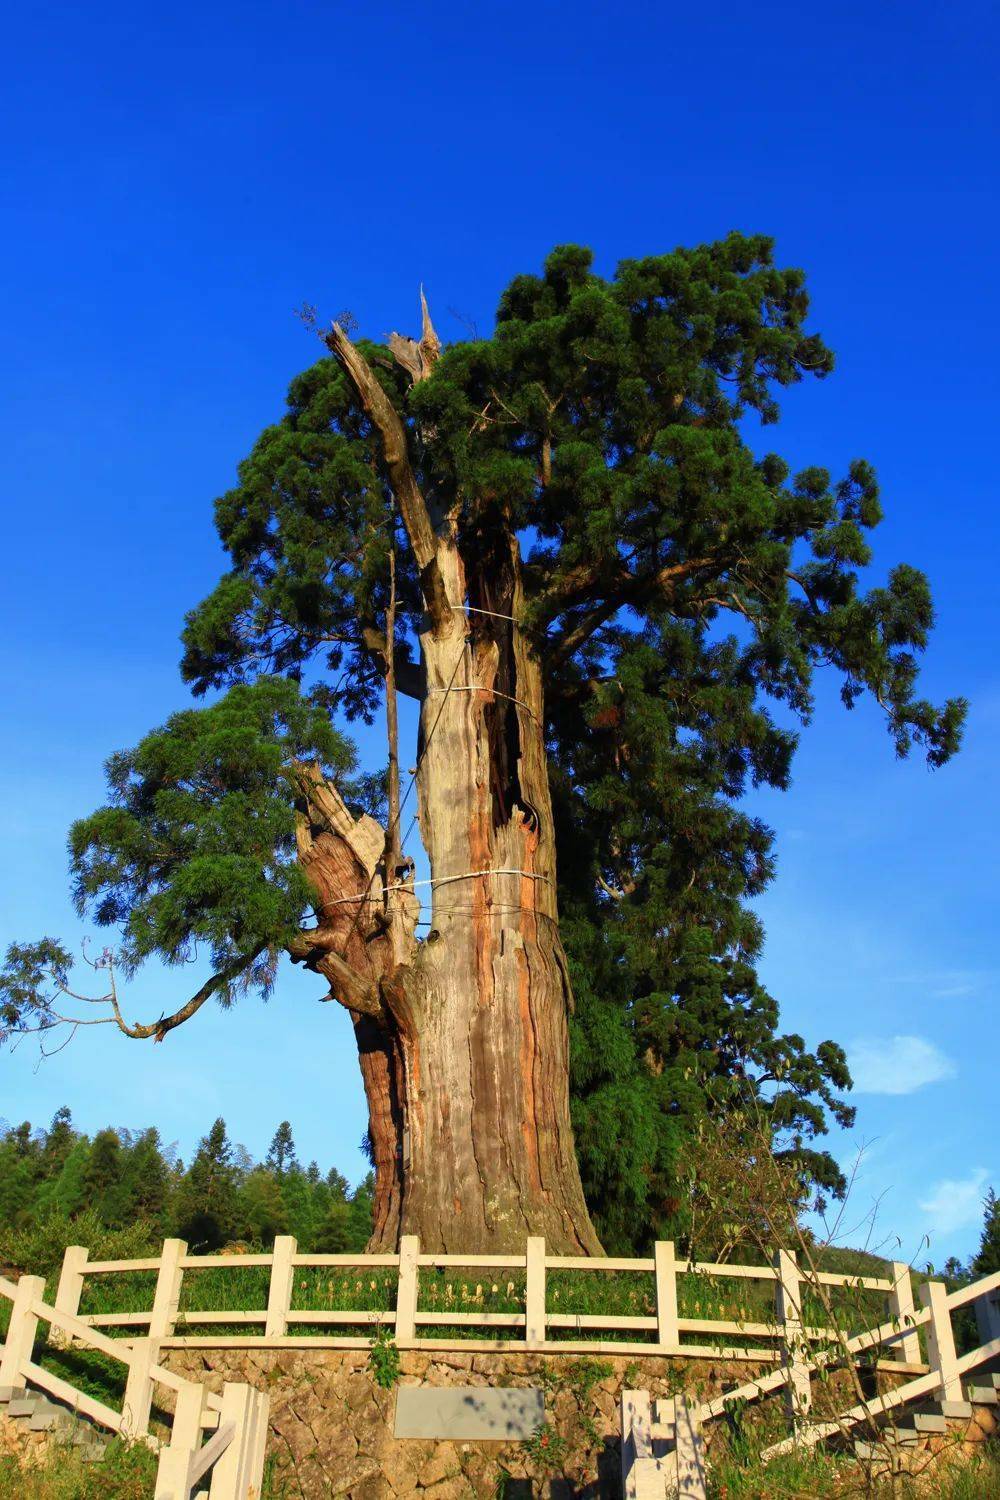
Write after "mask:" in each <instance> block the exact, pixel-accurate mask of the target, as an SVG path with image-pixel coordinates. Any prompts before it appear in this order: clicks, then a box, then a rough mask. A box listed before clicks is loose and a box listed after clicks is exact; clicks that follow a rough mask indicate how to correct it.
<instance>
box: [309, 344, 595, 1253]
mask: <svg viewBox="0 0 1000 1500" xmlns="http://www.w3.org/2000/svg"><path fill="white" fill-rule="evenodd" d="M428 327H429V320H426V321H425V329H424V338H423V340H422V341H421V344H420V345H419V346H417V345H416V344H414V343H413V341H409V343H410V344H412V348H410V347H409V346H408V347H407V349H406V350H405V351H404V352H405V353H406V354H407V358H406V359H403V360H401V362H402V363H404V364H405V366H406V368H408V369H411V372H412V373H413V374H414V378H421V377H420V371H421V370H422V369H425V368H428V369H429V367H430V364H432V363H433V359H434V358H435V357H436V352H437V351H436V347H435V336H434V335H433V329H430V333H429V334H428ZM330 343H331V348H332V349H333V350H334V352H335V354H336V355H337V357H338V358H339V359H340V360H341V362H342V363H343V365H344V367H345V369H346V370H347V372H348V374H349V375H350V377H351V379H352V380H353V381H354V382H355V385H356V388H357V390H358V392H359V395H360V397H361V399H362V401H363V402H364V404H365V407H366V410H367V411H368V413H369V415H370V417H371V419H372V422H373V424H374V425H375V426H376V427H377V428H378V429H379V430H380V432H381V435H382V439H383V448H384V453H385V459H386V465H387V469H388V472H389V475H390V478H391V482H392V486H393V490H394V492H395V494H396V496H397V501H398V503H399V507H400V514H401V515H402V517H403V521H404V524H405V526H406V529H407V533H408V536H409V540H410V544H411V546H412V548H413V552H414V556H415V557H416V560H417V564H418V567H419V570H420V576H421V586H422V590H423V595H424V602H425V607H426V611H427V614H426V620H425V626H424V628H423V630H422V632H421V635H420V647H421V657H422V661H421V667H422V671H421V676H420V680H421V684H422V702H421V719H420V740H419V746H418V758H417V795H418V811H419V818H420V829H421V834H422V838H423V844H424V848H425V850H426V852H427V856H428V859H429V861H430V870H431V883H430V887H429V889H430V901H429V906H430V926H429V931H428V932H427V934H426V937H425V938H424V939H423V940H422V941H417V939H416V937H415V931H414V929H415V922H416V916H417V908H416V901H415V896H414V892H413V887H412V883H411V882H410V881H409V880H408V879H407V876H406V871H405V869H402V870H401V869H400V866H399V864H398V843H397V841H396V838H395V836H394V835H395V830H394V829H393V827H392V819H390V828H389V830H388V833H389V837H386V832H385V831H383V830H382V829H380V828H379V827H378V825H377V824H375V823H374V822H373V821H372V820H371V819H367V818H361V819H358V820H354V819H353V818H352V817H351V815H350V813H349V812H348V811H347V809H346V807H345V806H344V804H343V802H342V800H341V799H340V798H339V796H338V795H337V794H336V792H335V791H334V790H333V789H332V788H325V787H320V786H317V785H315V784H305V785H304V804H303V815H302V834H301V838H300V858H301V859H302V861H303V864H304V867H305V868H306V870H307V871H308V873H309V875H310V878H311V879H312V881H313V883H314V885H315V886H316V888H317V891H318V894H319V898H320V899H319V902H318V907H317V915H318V925H317V929H316V931H315V932H314V933H312V934H307V935H304V936H303V938H302V939H301V942H300V943H297V944H296V945H295V947H296V952H295V956H296V957H297V958H299V959H301V960H302V961H303V962H305V963H307V964H308V965H309V966H310V967H311V968H313V969H314V970H315V971H316V972H317V973H320V974H323V975H324V977H325V978H326V979H327V980H328V981H329V983H330V988H331V996H332V997H333V998H336V999H338V1000H340V1001H341V1003H342V1004H344V1005H345V1006H347V1008H348V1009H349V1010H350V1012H351V1015H352V1018H353V1021H354V1026H355V1034H356V1037H357V1042H358V1050H359V1057H360V1062H361V1071H362V1077H363V1080H364V1086H365V1092H366V1096H367V1099H368V1107H369V1117H370V1135H371V1142H372V1152H373V1158H374V1162H375V1169H376V1203H375V1230H374V1236H373V1240H372V1246H373V1248H376V1249H386V1248H392V1247H394V1246H395V1245H396V1244H397V1243H398V1239H399V1236H400V1234H402V1233H412V1234H417V1235H419V1236H420V1239H421V1242H422V1243H423V1244H424V1245H425V1246H426V1247H427V1248H428V1249H435V1250H442V1251H447V1252H456V1251H457V1252H463V1251H468V1252H470V1253H471V1252H476V1251H480V1252H482V1251H487V1250H498V1251H512V1250H516V1249H519V1248H522V1247H523V1245H524V1240H525V1236H526V1235H528V1234H543V1235H544V1236H545V1238H546V1240H547V1241H548V1243H549V1244H550V1245H551V1246H552V1248H553V1249H554V1250H557V1251H563V1252H570V1253H577V1254H579V1253H586V1254H599V1253H600V1244H599V1242H598V1239H597V1236H596V1234H595V1232H594V1229H593V1226H592V1225H591V1222H590V1218H589V1215H588V1213H587V1208H586V1204H585V1202H584V1197H583V1190H582V1187H581V1184H580V1177H579V1171H578V1168H577V1163H576V1157H575V1153H574V1149H573V1136H572V1130H571V1126H570V1112H569V1046H568V1030H567V1017H568V1013H569V1010H570V1007H571V1004H572V998H571V993H570V986H569V979H568V975H567V969H566V961H565V957H564V954H563V950H562V946H561V944H560V940H559V929H558V914H557V905H556V853H555V836H554V829H553V818H552V808H551V803H550V796H549V786H548V773H547V766H546V756H545V743H544V733H543V721H544V702H543V687H542V673H541V666H540V663H539V661H538V660H537V658H536V657H535V655H534V654H533V652H532V649H531V646H530V643H529V641H528V638H527V636H526V635H525V633H524V632H523V631H522V630H521V629H520V626H519V623H518V622H519V619H520V617H521V615H522V612H523V599H522V580H521V564H520V556H519V553H518V549H517V544H516V541H515V540H514V539H513V538H512V535H511V532H510V528H509V527H508V525H507V524H506V522H505V520H504V517H503V516H502V514H501V513H500V512H499V511H498V512H497V514H496V516H495V519H494V522H493V524H492V525H491V524H490V523H489V522H488V521H485V522H484V523H483V525H482V528H481V530H480V532H479V533H478V534H477V535H475V536H474V537H471V536H469V537H465V538H463V540H462V543H461V546H460V544H459V541H458V539H457V536H456V528H455V526H454V524H453V520H452V518H450V517H449V516H448V515H439V514H435V515H434V516H433V518H432V516H431V513H430V511H429V509H428V508H427V506H426V504H425V502H424V497H423V495H422V494H421V491H420V488H419V485H418V484H417V482H416V479H415V477H414V472H413V469H412V467H411V465H410V459H409V452H408V439H407V434H406V431H405V429H404V427H403V425H402V423H401V422H400V419H399V417H398V416H397V414H396V413H395V411H394V410H393V408H392V407H391V405H390V403H389V402H388V400H387V398H386V396H385V394H384V392H382V390H381V388H380V387H379V386H378V384H377V382H376V381H375V379H374V376H373V374H372V372H371V370H370V368H369V367H368V366H367V365H366V364H365V362H364V360H363V359H362V357H361V356H360V354H359V353H358V351H357V350H355V349H354V348H353V346H352V345H351V344H350V343H349V341H348V340H347V339H346V337H345V336H344V335H343V333H342V332H341V330H339V329H336V328H335V329H334V332H333V334H332V335H331V339H330ZM398 355H399V351H398V350H397V356H398ZM422 361H423V363H422ZM425 436H426V435H425ZM391 651H392V643H391V641H390V642H388V643H387V652H386V656H387V662H388V660H389V659H391ZM390 686H391V684H390ZM390 696H391V695H390ZM393 800H395V799H393ZM390 851H391V853H390ZM394 865H395V868H394Z"/></svg>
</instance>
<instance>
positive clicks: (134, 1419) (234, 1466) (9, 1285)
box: [0, 1246, 269, 1500]
mask: <svg viewBox="0 0 1000 1500" xmlns="http://www.w3.org/2000/svg"><path fill="white" fill-rule="evenodd" d="M81 1250H82V1247H81V1246H72V1247H71V1248H70V1250H68V1251H67V1252H66V1260H65V1261H64V1264H63V1277H62V1278H61V1283H62V1281H65V1283H66V1285H68V1284H69V1280H70V1277H71V1276H73V1275H74V1274H78V1275H80V1284H81V1286H82V1273H80V1271H79V1267H80V1266H81V1265H83V1264H85V1263H86V1251H83V1252H82V1254H81ZM159 1266H160V1262H159V1261H153V1262H152V1263H151V1264H150V1265H149V1266H147V1267H146V1269H149V1270H152V1269H157V1271H158V1272H159ZM0 1298H3V1299H5V1300H6V1301H8V1302H9V1303H10V1304H11V1310H10V1321H9V1323H8V1327H7V1336H6V1338H5V1340H4V1342H3V1345H2V1347H0V1388H2V1389H3V1390H4V1391H5V1392H6V1393H7V1394H10V1393H12V1392H14V1391H17V1390H20V1389H21V1388H22V1386H24V1387H26V1386H27V1385H29V1384H30V1385H32V1386H37V1387H38V1388H39V1389H40V1390H43V1391H45V1392H46V1393H47V1394H48V1395H50V1396H52V1397H54V1398H55V1400H56V1401H60V1402H62V1403H63V1404H64V1405H66V1406H68V1407H69V1408H70V1409H71V1410H73V1411H75V1412H77V1413H78V1414H79V1415H80V1416H82V1417H85V1418H86V1419H87V1420H88V1421H90V1422H93V1423H95V1424H96V1425H98V1426H100V1427H103V1428H106V1429H107V1430H108V1431H109V1432H112V1433H114V1434H116V1435H117V1436H120V1437H123V1438H126V1439H129V1440H131V1441H136V1442H143V1443H146V1444H147V1445H148V1446H149V1447H151V1448H153V1449H154V1451H158V1452H159V1464H158V1469H157V1479H156V1500H190V1497H191V1494H192V1490H193V1489H194V1487H195V1485H196V1484H198V1481H199V1480H201V1479H202V1478H203V1476H204V1475H205V1474H206V1473H208V1471H209V1470H211V1475H212V1477H211V1484H210V1488H209V1491H208V1494H209V1496H210V1500H251V1497H256V1496H257V1495H259V1493H260V1485H261V1480H262V1476H263V1471H264V1445H265V1442H266V1438H267V1415H268V1406H269V1398H268V1397H267V1396H266V1395H262V1394H261V1393H260V1392H259V1391H255V1390H254V1389H253V1388H252V1387H251V1386H249V1385H242V1384H236V1383H231V1384H227V1385H225V1386H224V1387H223V1391H222V1395H221V1396H216V1395H213V1394H212V1392H210V1391H209V1390H208V1389H207V1388H206V1387H205V1386H203V1385H201V1384H199V1383H198V1382H196V1381H192V1380H187V1379H185V1377H184V1376H182V1375H178V1374H176V1373H175V1372H174V1371H173V1370H168V1369H166V1368H165V1367H164V1366H163V1365H161V1364H160V1363H159V1352H160V1348H161V1344H160V1341H159V1340H158V1339H156V1338H153V1337H151V1336H148V1335H147V1337H145V1338H139V1339H133V1340H128V1341H126V1340H124V1339H111V1338H108V1337H107V1336H106V1335H105V1334H103V1333H100V1332H98V1331H97V1329H96V1328H94V1327H93V1326H92V1325H91V1324H90V1323H88V1321H87V1320H86V1319H83V1318H79V1317H77V1316H76V1315H75V1314H74V1313H72V1312H70V1311H69V1310H68V1309H67V1308H66V1307H65V1306H62V1307H60V1306H59V1305H58V1298H57V1303H56V1305H55V1306H52V1305H50V1304H49V1303H47V1302H46V1301H45V1281H44V1279H43V1278H42V1277H41V1276H22V1277H21V1279H20V1280H19V1281H17V1282H13V1281H8V1280H6V1279H5V1278H3V1277H0ZM63 1300H64V1303H65V1301H66V1300H68V1296H66V1297H64V1299H63ZM151 1320H152V1310H151V1312H150V1314H147V1315H145V1317H144V1320H143V1321H144V1322H146V1323H147V1324H148V1323H150V1322H151ZM39 1323H43V1324H47V1325H48V1327H49V1329H50V1330H51V1334H50V1337H51V1336H52V1335H54V1342H56V1343H57V1345H58V1346H60V1347H68V1346H72V1345H74V1344H75V1345H77V1346H82V1347H84V1348H87V1349H92V1350H94V1351H96V1352H97V1353H98V1354H101V1355H104V1356H105V1357H106V1358H109V1359H112V1360H116V1361H117V1362H118V1363H119V1364H121V1365H124V1367H125V1372H126V1375H125V1391H124V1397H123V1400H122V1405H121V1410H120V1411H119V1410H117V1409H116V1408H115V1407H113V1406H111V1405H109V1404H108V1403H107V1402H105V1401H101V1400H99V1399H98V1398H97V1397H96V1396H91V1395H88V1394H87V1393H86V1392H84V1391H80V1390H78V1389H77V1388H76V1387H75V1386H74V1385H73V1384H72V1382H71V1381H69V1380H66V1379H64V1378H63V1376H61V1375H58V1374H56V1373H55V1371H53V1370H51V1369H48V1368H47V1367H46V1366H45V1365H44V1364H43V1363H42V1362H41V1359H37V1360H36V1359H35V1357H34V1355H35V1345H36V1343H37V1340H38V1325H39ZM157 1386H162V1387H163V1388H164V1389H165V1390H168V1391H171V1392H172V1393H173V1395H174V1413H173V1419H172V1424H171V1432H170V1441H169V1443H161V1442H160V1441H159V1439H157V1438H156V1437H154V1436H153V1435H152V1433H151V1431H150V1416H151V1412H152V1407H153V1401H154V1394H155V1388H156V1387H157ZM206 1432H207V1433H209V1434H211V1435H210V1436H209V1437H208V1438H207V1440H205V1434H206Z"/></svg>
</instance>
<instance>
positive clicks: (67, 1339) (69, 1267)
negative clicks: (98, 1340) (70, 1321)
mask: <svg viewBox="0 0 1000 1500" xmlns="http://www.w3.org/2000/svg"><path fill="white" fill-rule="evenodd" d="M89 1257H90V1251H89V1250H88V1249H87V1247H86V1245H67V1246H66V1250H65V1253H64V1255H63V1263H62V1269H61V1270H60V1272H59V1286H58V1288H57V1290H56V1301H55V1307H56V1311H57V1312H61V1313H66V1314H68V1316H69V1317H71V1318H76V1317H78V1316H79V1313H80V1298H81V1297H82V1295H83V1278H84V1276H85V1275H86V1274H87V1261H88V1259H89ZM49 1338H50V1340H51V1342H52V1343H53V1344H55V1345H57V1346H60V1345H61V1346H63V1347H68V1346H69V1345H70V1344H71V1343H72V1342H73V1339H72V1336H71V1335H70V1334H68V1333H64V1332H63V1330H62V1329H61V1328H57V1327H56V1326H55V1324H53V1325H52V1327H51V1329H50V1330H49Z"/></svg>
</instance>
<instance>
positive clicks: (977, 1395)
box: [965, 1385, 1000, 1406]
mask: <svg viewBox="0 0 1000 1500" xmlns="http://www.w3.org/2000/svg"><path fill="white" fill-rule="evenodd" d="M965 1394H966V1396H967V1397H968V1399H969V1400H970V1401H971V1402H973V1403H974V1405H976V1406H1000V1391H998V1390H997V1388H996V1386H994V1385H967V1386H966V1387H965Z"/></svg>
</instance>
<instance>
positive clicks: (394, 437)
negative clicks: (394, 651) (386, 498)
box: [326, 323, 435, 572]
mask: <svg viewBox="0 0 1000 1500" xmlns="http://www.w3.org/2000/svg"><path fill="white" fill-rule="evenodd" d="M326 343H327V347H328V348H329V349H330V351H331V353H332V354H334V355H335V356H336V358H337V359H338V360H339V361H340V363H341V365H342V366H343V368H344V370H345V371H346V373H347V376H348V378H349V379H350V381H351V384H352V385H353V386H354V389H355V390H356V391H357V393H358V396H359V397H360V400H361V404H362V406H363V407H364V409H365V411H366V412H367V414H368V416H369V418H370V419H371V421H372V422H373V423H374V425H375V428H376V429H377V431H378V434H379V436H380V438H381V439H382V454H383V457H384V459H385V465H386V468H387V469H388V471H389V478H390V480H391V481H392V487H393V490H394V492H395V495H396V499H397V501H398V503H399V510H400V514H401V515H402V517H403V524H404V526H405V527H406V531H407V535H408V536H409V538H410V545H411V546H412V548H413V555H414V557H415V558H416V560H417V567H418V568H419V569H420V570H421V572H423V570H424V569H425V568H427V567H429V566H430V565H431V564H432V563H433V561H434V551H435V537H434V528H433V526H432V525H431V518H430V514H429V512H428V510H427V505H426V502H425V500H424V497H423V495H422V494H421V492H420V487H419V485H418V484H417V480H416V475H415V474H414V472H413V466H412V464H411V463H410V455H409V449H408V446H407V441H406V429H405V428H404V426H403V423H402V420H401V418H400V416H399V413H398V412H397V411H396V408H395V407H394V406H393V404H392V402H391V401H390V400H389V397H388V396H387V395H386V393H385V391H384V390H383V389H382V387H381V386H380V385H379V383H378V381H377V380H376V378H375V375H374V373H373V372H372V368H371V366H370V365H369V363H368V361H367V360H366V359H365V357H364V355H363V354H361V353H360V352H359V351H358V350H357V349H356V348H355V346H354V345H353V344H352V343H351V341H350V339H349V338H348V337H347V334H346V333H345V332H344V330H343V329H342V328H341V326H340V324H339V323H334V325H333V327H332V329H331V330H330V332H329V333H328V334H327V336H326Z"/></svg>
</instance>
